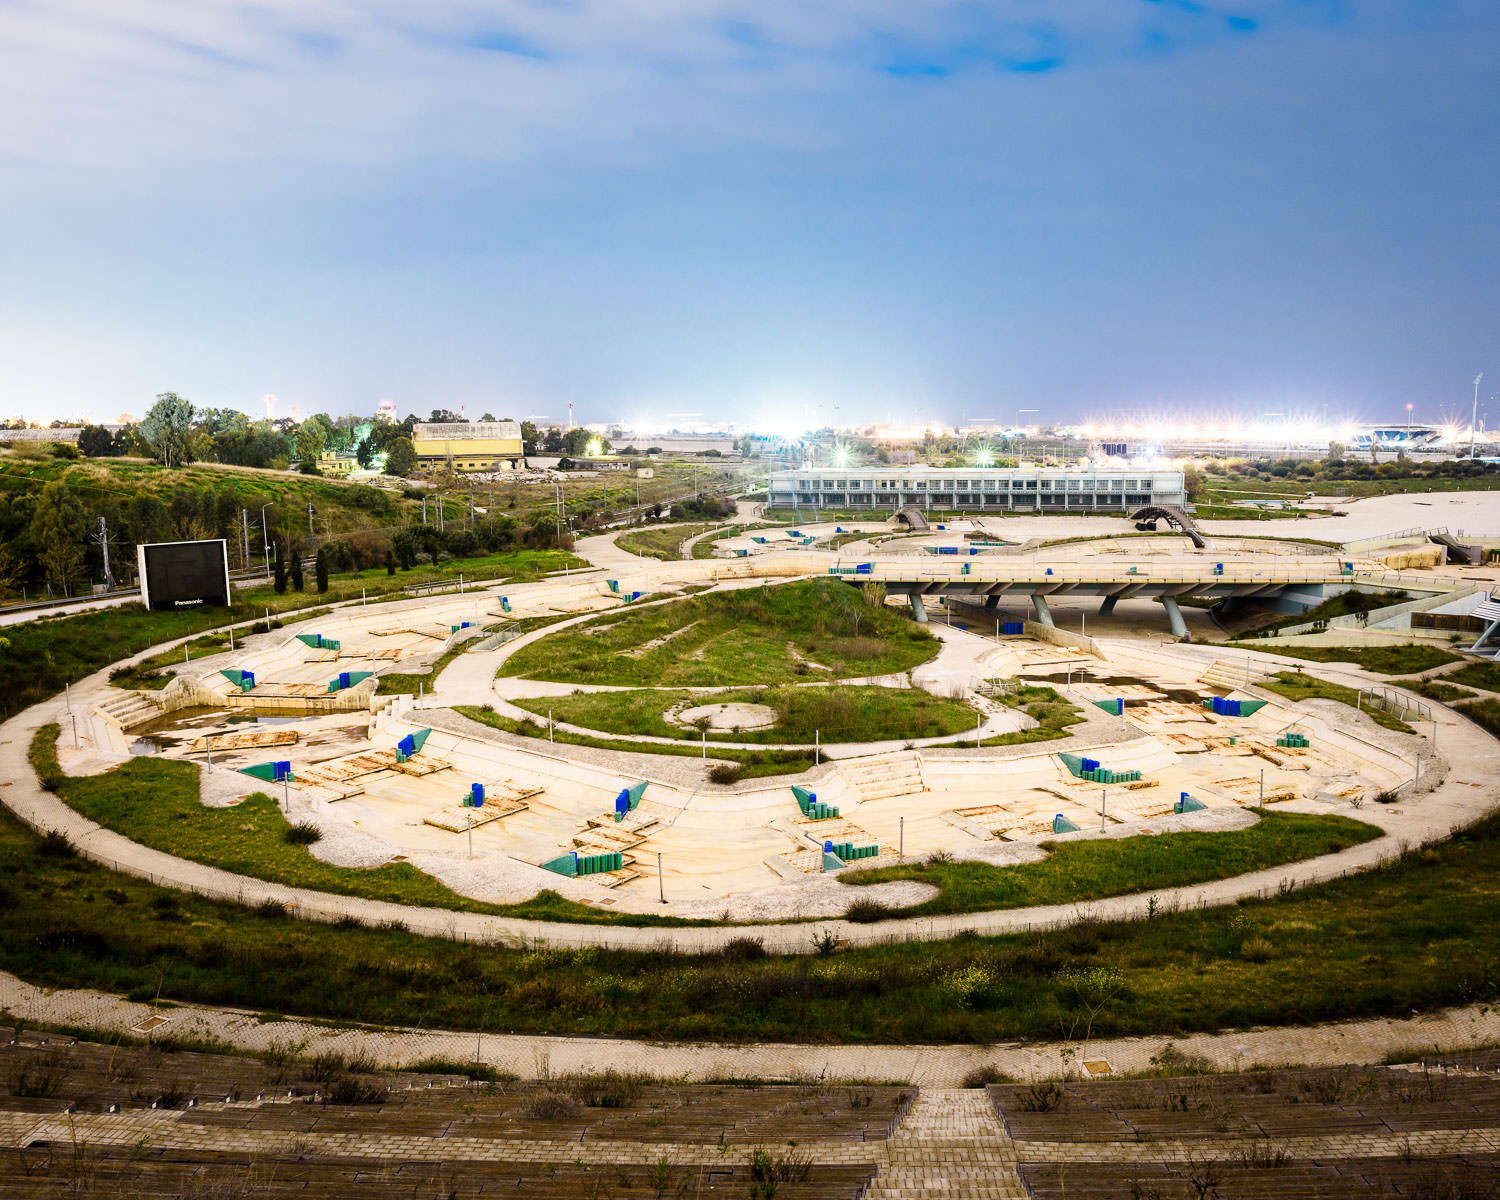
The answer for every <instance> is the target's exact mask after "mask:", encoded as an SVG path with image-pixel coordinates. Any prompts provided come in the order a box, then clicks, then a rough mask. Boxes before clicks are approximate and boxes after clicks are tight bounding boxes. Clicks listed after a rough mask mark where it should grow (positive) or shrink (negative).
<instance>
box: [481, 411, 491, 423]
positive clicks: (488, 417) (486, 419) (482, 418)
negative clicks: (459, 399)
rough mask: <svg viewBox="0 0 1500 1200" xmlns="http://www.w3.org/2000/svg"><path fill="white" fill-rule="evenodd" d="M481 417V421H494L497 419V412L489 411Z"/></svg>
mask: <svg viewBox="0 0 1500 1200" xmlns="http://www.w3.org/2000/svg"><path fill="white" fill-rule="evenodd" d="M479 419H480V420H481V421H493V420H494V419H495V414H494V413H492V412H487V413H485V414H484V416H482V417H480V418H479Z"/></svg>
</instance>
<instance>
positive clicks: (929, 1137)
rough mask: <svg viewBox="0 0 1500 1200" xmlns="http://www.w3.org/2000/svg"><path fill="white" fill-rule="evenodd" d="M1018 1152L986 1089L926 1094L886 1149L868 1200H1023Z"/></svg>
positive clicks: (942, 1090)
mask: <svg viewBox="0 0 1500 1200" xmlns="http://www.w3.org/2000/svg"><path fill="white" fill-rule="evenodd" d="M1016 1165H1017V1159H1016V1146H1015V1143H1014V1142H1012V1141H1011V1140H1010V1136H1009V1135H1008V1134H1007V1133H1006V1132H1005V1127H1004V1126H1003V1125H1001V1124H1000V1118H999V1117H998V1116H996V1115H995V1107H994V1105H993V1104H991V1103H990V1097H989V1093H988V1092H986V1091H985V1090H984V1089H983V1088H962V1089H957V1088H937V1089H924V1090H923V1091H922V1093H921V1094H920V1095H919V1096H918V1097H917V1099H916V1102H915V1103H914V1104H913V1105H912V1107H911V1110H910V1111H909V1112H908V1113H907V1114H906V1119H905V1120H904V1121H902V1122H901V1124H900V1125H899V1126H898V1127H897V1129H896V1132H895V1134H894V1135H893V1136H892V1137H891V1138H890V1140H889V1141H888V1142H887V1145H886V1161H885V1162H884V1163H883V1164H881V1167H880V1173H879V1174H878V1175H877V1176H876V1177H875V1182H874V1184H873V1185H872V1186H871V1188H870V1190H869V1191H868V1192H867V1193H865V1194H866V1196H867V1197H868V1198H869V1200H929V1198H931V1197H952V1198H954V1200H957V1198H958V1197H964V1198H965V1200H967V1198H969V1197H973V1198H975V1200H1025V1196H1026V1189H1025V1188H1024V1187H1023V1186H1022V1185H1021V1181H1020V1178H1019V1176H1018V1175H1017V1173H1016Z"/></svg>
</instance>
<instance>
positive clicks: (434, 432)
mask: <svg viewBox="0 0 1500 1200" xmlns="http://www.w3.org/2000/svg"><path fill="white" fill-rule="evenodd" d="M411 434H412V437H413V438H414V439H416V440H418V441H426V442H450V441H460V440H467V439H476V438H511V439H514V440H516V441H519V440H520V438H521V426H520V425H519V424H518V423H517V422H515V421H444V422H442V423H441V424H437V425H431V424H427V425H424V424H417V425H413V426H412V431H411Z"/></svg>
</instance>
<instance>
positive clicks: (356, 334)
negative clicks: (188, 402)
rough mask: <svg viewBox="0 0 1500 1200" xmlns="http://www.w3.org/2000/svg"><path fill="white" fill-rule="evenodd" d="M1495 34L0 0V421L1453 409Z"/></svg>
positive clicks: (741, 11) (1486, 329) (1465, 5)
mask: <svg viewBox="0 0 1500 1200" xmlns="http://www.w3.org/2000/svg"><path fill="white" fill-rule="evenodd" d="M1497 66H1500V5H1496V4H1494V3H1493V0H994V2H992V3H980V2H972V3H944V2H942V0H906V2H904V3H896V2H894V0H863V2H861V3H854V2H853V0H826V2H825V3H821V4H818V5H808V4H805V3H787V2H785V0H757V2H756V3H754V4H750V3H728V2H723V0H612V2H610V3H602V2H595V0H530V2H522V3H509V4H498V3H487V4H486V3H460V2H454V0H428V2H427V3H423V4H411V3H406V4H398V3H390V2H385V0H338V2H337V3H335V2H333V0H296V2H295V3H294V2H291V0H263V2H261V3H221V2H213V0H196V2H194V0H110V2H109V3H101V2H98V0H0V414H4V415H13V414H16V413H25V414H27V415H29V416H32V417H34V418H35V417H41V416H44V415H47V416H50V415H62V414H69V415H72V414H82V415H87V416H90V417H94V418H108V417H113V416H114V415H115V414H117V413H120V412H132V413H136V414H139V413H140V412H142V411H144V409H145V407H146V406H147V405H148V404H149V403H150V399H151V397H152V395H153V394H154V393H156V392H158V391H164V390H168V389H171V390H176V391H179V392H181V393H183V394H184V395H187V396H189V397H190V398H191V399H192V400H194V401H195V402H196V403H198V404H200V405H214V406H219V405H229V406H235V407H240V408H244V409H245V410H246V411H250V412H257V413H258V412H260V411H263V409H262V406H261V397H262V396H263V395H264V394H266V393H274V394H276V395H277V396H278V397H280V405H281V407H280V409H279V411H280V412H283V413H284V412H286V411H287V410H288V408H290V407H291V406H293V405H295V406H297V407H298V408H299V409H300V410H301V411H302V412H304V413H307V412H312V411H318V410H329V411H333V412H344V411H361V412H368V411H372V410H373V408H374V406H375V404H376V403H377V402H378V401H379V400H380V399H381V398H383V397H390V398H391V399H393V400H394V401H395V402H396V404H397V405H398V407H399V409H400V411H401V412H403V413H405V412H408V411H417V412H420V413H423V414H425V413H426V411H427V410H429V409H431V408H433V407H447V408H454V409H456V408H458V407H459V406H460V405H463V406H465V407H466V409H467V411H468V412H469V414H470V415H472V416H477V415H479V414H480V413H481V412H484V411H493V412H495V413H497V414H503V415H514V416H525V415H529V414H549V415H563V414H565V412H566V406H567V404H568V402H569V401H572V402H574V403H575V405H576V407H575V413H576V414H577V416H578V417H579V419H581V420H606V419H629V418H632V417H635V416H658V417H659V416H661V415H662V414H666V413H685V412H701V413H706V414H709V415H710V416H722V417H724V418H725V419H732V420H741V421H782V422H788V423H799V422H803V421H806V420H809V419H816V420H820V421H828V420H833V419H835V418H837V420H839V421H840V422H849V421H856V420H873V419H884V418H885V417H886V416H887V414H891V415H894V416H896V417H898V418H901V417H912V416H916V417H921V418H924V419H948V420H957V419H959V418H960V417H964V416H968V417H976V416H977V417H992V418H997V419H999V420H1001V421H1006V420H1010V419H1013V418H1014V413H1015V411H1016V410H1018V409H1021V408H1036V409H1039V410H1040V416H1041V418H1042V419H1048V420H1052V419H1058V420H1061V419H1067V418H1077V419H1085V418H1090V417H1098V416H1101V415H1108V414H1118V413H1134V412H1140V411H1181V410H1185V409H1191V408H1200V407H1201V408H1206V409H1210V410H1213V411H1235V412H1240V413H1245V414H1251V415H1254V414H1259V413H1262V412H1266V411H1270V410H1275V411H1295V412H1309V413H1314V414H1318V413H1321V411H1322V410H1323V406H1327V408H1328V411H1329V412H1330V415H1337V416H1347V417H1356V418H1362V419H1368V420H1383V419H1392V418H1395V417H1397V416H1398V415H1400V416H1404V414H1405V405H1406V404H1407V403H1409V402H1410V403H1414V404H1415V405H1416V412H1417V415H1418V417H1419V418H1426V419H1437V418H1438V417H1439V416H1440V415H1442V414H1443V413H1451V412H1457V411H1459V410H1462V412H1463V413H1464V415H1465V416H1467V412H1468V399H1469V397H1470V395H1471V383H1472V380H1473V377H1474V374H1475V372H1476V371H1478V370H1480V369H1487V370H1488V371H1489V375H1490V379H1491V380H1492V381H1494V382H1495V383H1496V384H1497V387H1496V388H1495V389H1494V390H1495V391H1500V356H1497V349H1500V319H1497V317H1500V305H1497V302H1496V296H1497V292H1496V283H1497V278H1496V276H1497V266H1500V245H1497V240H1500V238H1497V232H1496V230H1497V221H1496V219H1495V214H1496V205H1497V198H1500V187H1497V184H1500V154H1497V149H1500V146H1497V142H1500V87H1497V86H1496V83H1495V80H1496V79H1497V77H1500V76H1497ZM1481 399H1482V402H1483V403H1482V407H1484V406H1485V405H1487V406H1488V408H1489V411H1490V420H1491V423H1492V424H1493V423H1494V422H1495V421H1496V420H1497V419H1500V401H1496V400H1491V399H1490V392H1489V391H1486V390H1482V392H1481Z"/></svg>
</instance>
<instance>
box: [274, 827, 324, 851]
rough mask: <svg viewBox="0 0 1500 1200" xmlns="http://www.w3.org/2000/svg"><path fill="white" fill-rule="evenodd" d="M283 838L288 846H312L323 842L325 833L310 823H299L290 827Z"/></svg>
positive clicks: (284, 832) (283, 833) (283, 834)
mask: <svg viewBox="0 0 1500 1200" xmlns="http://www.w3.org/2000/svg"><path fill="white" fill-rule="evenodd" d="M281 836H282V838H283V839H284V840H285V841H286V842H287V844H288V845H292V846H311V845H312V844H313V843H314V842H317V841H321V840H322V837H323V833H322V831H321V830H320V829H319V828H318V827H317V826H316V825H314V824H313V823H312V822H310V821H298V822H297V823H296V824H294V825H288V826H287V827H286V829H285V830H284V831H283V832H282V835H281Z"/></svg>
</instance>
